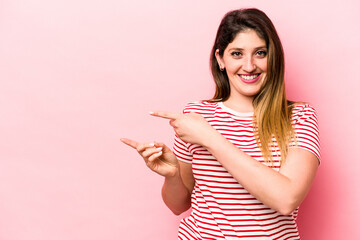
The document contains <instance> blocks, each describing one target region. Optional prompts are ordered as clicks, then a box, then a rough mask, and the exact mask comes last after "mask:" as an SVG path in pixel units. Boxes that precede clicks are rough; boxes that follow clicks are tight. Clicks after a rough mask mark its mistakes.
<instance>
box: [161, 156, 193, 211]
mask: <svg viewBox="0 0 360 240" xmlns="http://www.w3.org/2000/svg"><path fill="white" fill-rule="evenodd" d="M179 167H180V171H178V172H177V174H176V175H175V176H172V177H165V181H164V185H163V188H162V198H163V200H164V202H165V204H166V206H167V207H168V208H169V209H170V210H171V211H172V212H173V213H174V214H176V215H180V214H181V213H183V212H185V211H186V210H188V209H189V208H190V206H191V193H192V190H193V188H194V184H195V181H194V177H193V174H192V167H191V164H190V163H184V162H181V161H179Z"/></svg>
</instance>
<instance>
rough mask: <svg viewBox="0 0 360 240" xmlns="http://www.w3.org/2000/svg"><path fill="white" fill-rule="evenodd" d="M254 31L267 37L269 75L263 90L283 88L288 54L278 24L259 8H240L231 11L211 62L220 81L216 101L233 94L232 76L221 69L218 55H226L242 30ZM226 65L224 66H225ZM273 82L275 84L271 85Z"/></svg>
mask: <svg viewBox="0 0 360 240" xmlns="http://www.w3.org/2000/svg"><path fill="white" fill-rule="evenodd" d="M249 30H254V31H255V32H256V33H257V35H258V37H259V38H261V39H263V40H264V41H265V44H266V48H267V74H266V75H267V78H266V81H264V84H263V87H262V89H261V91H260V92H262V91H264V90H267V89H269V88H270V87H275V88H279V87H280V88H281V85H282V84H283V78H284V77H283V75H284V54H283V50H282V46H281V42H280V39H279V37H278V35H277V33H276V30H275V27H274V25H273V24H272V22H271V20H270V19H269V18H268V17H267V16H266V14H265V13H264V12H262V11H260V10H258V9H254V8H250V9H240V10H234V11H231V12H229V13H227V14H226V15H225V16H224V18H223V19H222V21H221V23H220V26H219V28H218V31H217V35H216V39H215V43H214V46H213V49H212V51H211V57H210V65H211V71H212V74H213V77H214V80H215V84H216V92H215V95H214V97H213V100H215V101H225V100H227V99H228V98H229V96H230V85H229V78H228V75H227V73H226V71H222V70H221V69H220V67H221V66H219V63H218V61H217V59H216V57H215V55H216V53H218V56H219V57H223V55H224V51H225V49H226V48H227V46H228V45H229V44H230V43H231V42H233V41H234V39H235V38H236V36H237V35H238V34H239V33H240V32H245V31H249ZM221 68H222V67H221ZM270 85H271V86H270Z"/></svg>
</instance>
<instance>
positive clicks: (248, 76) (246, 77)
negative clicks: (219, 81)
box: [240, 74, 259, 80]
mask: <svg viewBox="0 0 360 240" xmlns="http://www.w3.org/2000/svg"><path fill="white" fill-rule="evenodd" d="M258 76H259V74H253V75H241V74H240V77H242V78H243V79H245V80H253V79H255V78H257V77H258Z"/></svg>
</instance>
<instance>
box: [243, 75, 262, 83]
mask: <svg viewBox="0 0 360 240" xmlns="http://www.w3.org/2000/svg"><path fill="white" fill-rule="evenodd" d="M260 75H261V73H254V74H238V76H239V77H240V79H241V81H243V82H244V83H254V82H257V80H259V79H260Z"/></svg>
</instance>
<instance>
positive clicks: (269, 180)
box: [152, 112, 318, 215]
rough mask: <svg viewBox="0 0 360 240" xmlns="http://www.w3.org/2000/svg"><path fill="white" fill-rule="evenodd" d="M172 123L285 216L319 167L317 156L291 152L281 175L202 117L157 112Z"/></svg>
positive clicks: (177, 131) (248, 188) (264, 201)
mask: <svg viewBox="0 0 360 240" xmlns="http://www.w3.org/2000/svg"><path fill="white" fill-rule="evenodd" d="M152 115H153V116H158V117H162V118H167V119H170V125H171V126H172V127H173V128H174V130H175V132H176V134H177V135H178V136H179V138H181V139H182V140H184V141H186V142H189V143H194V144H199V145H201V146H203V147H205V148H206V149H207V150H208V151H209V152H210V153H211V154H212V155H213V156H214V157H215V158H216V159H217V160H218V161H219V162H220V163H221V164H222V165H223V167H224V168H225V169H226V170H227V171H228V172H229V173H230V174H231V175H232V176H233V177H234V178H235V179H236V180H237V181H238V182H239V183H240V184H241V185H242V186H243V187H244V188H245V189H246V190H247V191H249V192H250V193H251V194H252V195H253V196H254V197H256V198H257V199H258V200H259V201H261V202H263V203H264V204H265V205H267V206H269V207H270V208H272V209H274V210H276V211H278V212H280V213H281V214H283V215H289V214H291V212H292V211H293V210H295V209H296V208H297V207H298V206H299V205H300V203H301V202H302V201H303V199H304V198H305V196H306V194H307V192H308V191H309V189H310V186H311V184H312V182H313V179H314V177H315V173H316V170H317V167H318V159H317V158H316V156H315V155H314V154H313V153H311V152H309V151H307V150H304V149H300V148H295V147H294V148H290V149H289V152H288V156H287V158H286V161H285V163H284V164H283V165H282V166H281V168H280V170H279V172H277V171H275V170H273V169H271V168H269V167H267V166H266V165H264V164H262V163H260V162H258V161H257V160H255V159H254V158H252V157H251V156H249V155H248V154H246V153H244V152H243V151H241V150H240V149H239V148H237V147H236V146H235V145H233V144H232V143H231V142H229V141H228V140H227V139H226V138H225V137H224V136H222V135H221V134H220V133H219V132H218V131H216V130H215V129H214V128H213V127H212V126H211V125H210V124H209V123H208V122H207V121H206V120H205V119H204V118H203V117H202V116H201V115H199V114H195V113H189V114H186V115H184V114H178V113H168V112H155V113H152Z"/></svg>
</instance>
